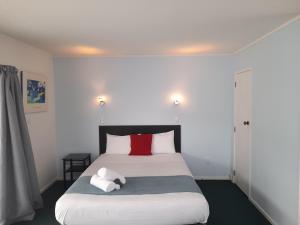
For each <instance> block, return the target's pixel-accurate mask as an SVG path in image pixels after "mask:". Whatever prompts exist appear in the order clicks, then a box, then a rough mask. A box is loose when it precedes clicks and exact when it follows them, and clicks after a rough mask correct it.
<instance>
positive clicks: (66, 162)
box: [63, 153, 91, 188]
mask: <svg viewBox="0 0 300 225" xmlns="http://www.w3.org/2000/svg"><path fill="white" fill-rule="evenodd" d="M89 165H91V154H90V153H72V154H69V155H67V156H66V157H64V158H63V169H64V186H65V188H66V186H67V173H70V181H71V183H73V179H74V176H73V173H82V172H83V171H85V170H86V168H88V166H89Z"/></svg>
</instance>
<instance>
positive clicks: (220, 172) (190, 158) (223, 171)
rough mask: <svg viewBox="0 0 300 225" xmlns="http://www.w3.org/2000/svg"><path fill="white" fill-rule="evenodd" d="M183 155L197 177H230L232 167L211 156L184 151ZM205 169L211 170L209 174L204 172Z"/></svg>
mask: <svg viewBox="0 0 300 225" xmlns="http://www.w3.org/2000/svg"><path fill="white" fill-rule="evenodd" d="M182 156H183V158H184V159H185V161H186V162H187V165H188V167H189V169H190V170H191V171H192V174H193V176H195V177H196V178H197V179H198V178H210V177H215V179H219V178H221V179H229V177H230V172H231V171H230V169H231V168H228V167H227V166H225V165H222V164H220V163H218V162H217V161H216V160H214V159H212V158H210V157H205V156H203V157H199V156H197V155H191V154H188V153H185V152H182ZM203 171H211V172H210V173H209V174H203Z"/></svg>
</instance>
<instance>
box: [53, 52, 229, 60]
mask: <svg viewBox="0 0 300 225" xmlns="http://www.w3.org/2000/svg"><path fill="white" fill-rule="evenodd" d="M231 55H233V53H232V52H220V53H201V54H193V55H188V54H186V55H180V54H161V55H159V54H153V55H151V54H149V55H132V54H131V55H86V56H85V55H54V56H53V58H55V59H60V58H62V59H64V58H71V59H72V58H75V59H78V58H83V59H85V58H103V59H107V58H155V57H162V58H163V57H176V58H177V57H178V58H179V57H209V56H212V57H222V56H231Z"/></svg>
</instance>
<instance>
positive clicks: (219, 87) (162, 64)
mask: <svg viewBox="0 0 300 225" xmlns="http://www.w3.org/2000/svg"><path fill="white" fill-rule="evenodd" d="M245 68H252V69H253V121H252V124H253V133H252V136H253V137H252V138H253V142H252V151H253V152H252V176H251V179H252V193H251V197H252V198H253V199H254V200H255V201H256V202H257V203H258V204H259V206H261V207H262V208H263V210H264V211H265V212H266V213H267V214H268V215H269V216H270V217H271V218H272V219H273V220H274V221H275V222H276V223H277V224H278V225H296V224H297V212H298V182H299V178H298V177H299V173H298V171H299V166H298V164H299V150H300V100H299V99H300V21H299V20H298V21H296V22H294V23H292V24H290V25H288V26H286V27H285V28H283V29H281V30H279V31H277V32H275V33H273V34H272V35H271V36H268V37H267V38H265V39H264V40H263V41H261V42H259V43H257V44H255V45H253V46H252V47H249V48H248V49H246V50H244V51H242V52H240V53H238V54H236V55H234V56H211V57H140V58H134V57H133V58H75V59H63V58H57V59H55V61H54V70H55V91H56V115H57V148H58V153H59V159H61V157H62V156H64V155H66V154H67V153H69V152H91V153H93V155H94V156H96V155H97V153H98V131H97V126H98V125H99V123H100V122H99V120H100V113H99V109H98V107H97V106H96V105H95V103H94V99H95V97H96V96H98V95H100V94H106V95H108V96H109V97H110V101H109V102H108V104H107V105H106V106H105V113H104V119H105V124H174V122H175V120H174V117H175V115H176V114H180V118H181V121H180V123H181V124H182V126H183V133H182V147H183V148H182V149H183V153H184V157H185V158H186V160H187V162H188V165H189V167H190V168H191V170H192V172H193V174H194V175H196V176H204V177H205V176H213V177H216V178H217V177H220V176H221V177H222V176H228V175H229V174H230V170H231V165H232V162H231V156H232V115H233V110H232V108H233V74H234V72H235V71H239V70H242V69H245ZM173 92H181V93H182V94H183V95H184V96H185V102H184V104H182V105H180V107H179V108H177V109H176V108H174V106H173V105H172V104H171V102H170V101H169V98H168V97H169V95H170V94H171V93H173ZM59 165H61V162H60V161H59ZM60 172H61V169H59V173H60Z"/></svg>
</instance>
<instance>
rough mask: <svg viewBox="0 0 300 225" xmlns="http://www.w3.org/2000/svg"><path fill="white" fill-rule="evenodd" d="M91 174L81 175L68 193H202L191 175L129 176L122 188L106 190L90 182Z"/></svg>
mask: <svg viewBox="0 0 300 225" xmlns="http://www.w3.org/2000/svg"><path fill="white" fill-rule="evenodd" d="M90 179H91V176H82V177H79V178H78V180H77V181H75V183H74V184H73V185H72V186H71V187H70V188H69V189H68V190H67V192H66V193H67V194H71V193H77V194H93V195H145V194H165V193H179V192H193V193H201V190H200V188H199V187H198V185H197V184H196V182H195V181H194V179H193V178H192V177H190V176H154V177H128V178H126V184H125V185H123V186H122V187H121V189H120V190H114V191H112V192H104V191H102V190H101V189H98V188H96V187H94V186H92V185H91V184H90Z"/></svg>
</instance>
